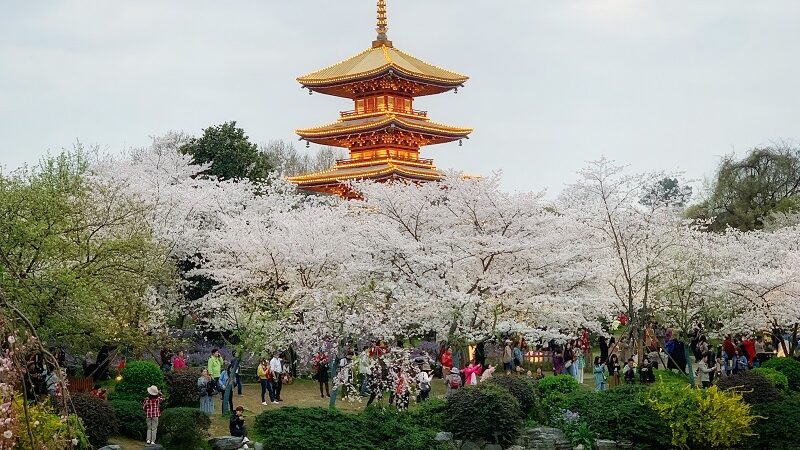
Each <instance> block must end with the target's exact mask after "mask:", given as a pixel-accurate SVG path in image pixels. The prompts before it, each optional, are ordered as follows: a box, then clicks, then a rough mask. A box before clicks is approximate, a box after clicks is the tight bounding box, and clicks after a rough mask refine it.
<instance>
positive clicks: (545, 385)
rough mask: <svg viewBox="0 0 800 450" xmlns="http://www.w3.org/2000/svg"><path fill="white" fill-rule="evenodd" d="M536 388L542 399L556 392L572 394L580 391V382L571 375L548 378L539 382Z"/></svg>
mask: <svg viewBox="0 0 800 450" xmlns="http://www.w3.org/2000/svg"><path fill="white" fill-rule="evenodd" d="M536 387H537V388H538V389H539V395H541V396H542V398H545V397H547V396H549V395H550V394H552V393H554V392H558V393H561V394H571V393H573V392H575V391H577V390H578V381H577V380H575V378H573V377H572V376H570V375H555V376H552V377H551V376H547V377H544V378H542V379H541V380H539V382H538V383H537V385H536Z"/></svg>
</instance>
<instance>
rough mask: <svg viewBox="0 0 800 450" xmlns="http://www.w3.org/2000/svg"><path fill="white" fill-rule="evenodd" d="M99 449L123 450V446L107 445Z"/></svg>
mask: <svg viewBox="0 0 800 450" xmlns="http://www.w3.org/2000/svg"><path fill="white" fill-rule="evenodd" d="M97 450H122V447H120V446H119V445H106V446H105V447H101V448H99V449H97Z"/></svg>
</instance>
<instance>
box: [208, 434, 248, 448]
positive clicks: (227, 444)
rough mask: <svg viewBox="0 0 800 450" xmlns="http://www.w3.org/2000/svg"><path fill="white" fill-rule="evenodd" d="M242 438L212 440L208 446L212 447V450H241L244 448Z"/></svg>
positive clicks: (225, 437) (229, 437) (228, 437)
mask: <svg viewBox="0 0 800 450" xmlns="http://www.w3.org/2000/svg"><path fill="white" fill-rule="evenodd" d="M242 440H243V439H242V438H240V437H233V436H221V437H216V438H211V439H209V440H208V444H209V445H211V450H239V449H240V448H242Z"/></svg>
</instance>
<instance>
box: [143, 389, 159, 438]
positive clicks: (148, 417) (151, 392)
mask: <svg viewBox="0 0 800 450" xmlns="http://www.w3.org/2000/svg"><path fill="white" fill-rule="evenodd" d="M163 401H164V396H163V395H161V392H159V390H158V387H157V386H150V387H149V388H147V397H145V399H144V401H143V402H142V409H143V410H144V417H145V421H146V422H147V444H148V445H149V444H155V443H156V433H157V432H158V418H159V417H161V402H163Z"/></svg>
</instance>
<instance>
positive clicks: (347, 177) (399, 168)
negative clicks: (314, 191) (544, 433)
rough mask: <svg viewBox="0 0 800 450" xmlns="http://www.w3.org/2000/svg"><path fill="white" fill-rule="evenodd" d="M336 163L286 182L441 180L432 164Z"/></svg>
mask: <svg viewBox="0 0 800 450" xmlns="http://www.w3.org/2000/svg"><path fill="white" fill-rule="evenodd" d="M353 162H354V161H353V160H350V161H349V162H348V163H347V164H340V163H337V164H336V165H335V166H334V167H333V168H331V169H329V170H323V171H321V172H314V173H309V174H305V175H299V176H295V177H289V178H288V180H289V181H290V182H292V183H294V184H297V185H298V186H300V187H310V186H321V185H329V184H339V183H341V182H344V181H351V180H385V179H387V178H409V179H415V180H425V181H435V180H440V179H441V178H442V173H441V172H439V171H438V170H437V169H436V167H434V166H433V164H420V163H414V162H413V161H404V160H399V159H395V158H383V159H380V160H365V162H364V163H363V164H353Z"/></svg>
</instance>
